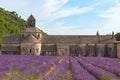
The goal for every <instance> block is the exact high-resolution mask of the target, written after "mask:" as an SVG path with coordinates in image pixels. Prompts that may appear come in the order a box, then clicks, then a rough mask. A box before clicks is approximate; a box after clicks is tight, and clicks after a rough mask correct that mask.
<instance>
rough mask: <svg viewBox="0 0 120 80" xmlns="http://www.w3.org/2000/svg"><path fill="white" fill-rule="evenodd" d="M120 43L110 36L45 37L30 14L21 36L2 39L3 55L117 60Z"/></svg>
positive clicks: (12, 35)
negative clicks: (65, 56)
mask: <svg viewBox="0 0 120 80" xmlns="http://www.w3.org/2000/svg"><path fill="white" fill-rule="evenodd" d="M118 44H119V43H117V42H116V40H115V38H114V33H112V35H99V33H97V34H96V35H46V36H42V33H41V31H40V30H39V29H38V28H37V27H36V25H35V18H34V17H33V16H32V15H31V16H30V17H29V18H28V20H27V26H26V29H24V30H23V31H22V33H21V34H8V35H4V36H3V40H2V54H28V55H34V54H35V55H71V56H103V57H117V53H119V52H120V51H119V50H118V48H117V47H118V46H119V45H118Z"/></svg>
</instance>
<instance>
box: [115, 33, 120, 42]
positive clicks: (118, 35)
mask: <svg viewBox="0 0 120 80" xmlns="http://www.w3.org/2000/svg"><path fill="white" fill-rule="evenodd" d="M115 38H116V40H117V41H120V32H118V33H116V34H115Z"/></svg>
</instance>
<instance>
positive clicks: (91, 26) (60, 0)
mask: <svg viewBox="0 0 120 80" xmlns="http://www.w3.org/2000/svg"><path fill="white" fill-rule="evenodd" d="M0 7H2V8H5V9H6V10H9V11H16V12H17V13H18V15H19V16H21V17H22V18H23V19H25V20H27V18H28V17H29V16H30V15H31V14H33V16H34V17H35V18H36V22H37V27H39V28H40V29H41V30H43V31H44V32H46V33H48V34H51V35H96V32H97V31H99V33H100V34H102V35H103V34H111V33H112V31H114V32H115V33H117V32H120V0H0Z"/></svg>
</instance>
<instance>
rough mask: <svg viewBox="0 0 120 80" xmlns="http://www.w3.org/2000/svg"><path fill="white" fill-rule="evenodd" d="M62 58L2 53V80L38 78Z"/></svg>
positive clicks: (0, 76)
mask: <svg viewBox="0 0 120 80" xmlns="http://www.w3.org/2000/svg"><path fill="white" fill-rule="evenodd" d="M60 59H61V57H54V56H27V55H26V56H25V55H21V56H19V55H1V56H0V80H2V79H7V80H38V78H41V77H42V76H44V75H45V74H46V73H47V72H48V71H49V70H50V68H51V67H53V66H54V65H57V64H59V63H58V62H59V60H60Z"/></svg>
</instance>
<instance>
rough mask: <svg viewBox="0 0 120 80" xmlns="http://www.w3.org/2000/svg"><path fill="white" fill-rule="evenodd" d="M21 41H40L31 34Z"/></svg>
mask: <svg viewBox="0 0 120 80" xmlns="http://www.w3.org/2000/svg"><path fill="white" fill-rule="evenodd" d="M21 42H23V43H25V42H40V41H39V40H38V39H37V38H35V37H34V36H33V35H32V34H30V35H28V36H27V37H26V38H25V40H23V41H21Z"/></svg>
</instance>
